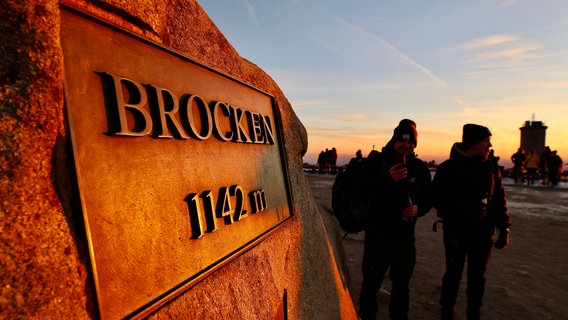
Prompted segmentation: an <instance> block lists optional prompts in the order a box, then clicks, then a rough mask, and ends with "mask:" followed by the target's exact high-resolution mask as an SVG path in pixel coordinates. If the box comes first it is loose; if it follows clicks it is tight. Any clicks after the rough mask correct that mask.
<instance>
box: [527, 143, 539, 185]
mask: <svg viewBox="0 0 568 320" xmlns="http://www.w3.org/2000/svg"><path fill="white" fill-rule="evenodd" d="M539 165H540V158H539V157H538V156H537V155H536V153H534V150H532V151H531V152H530V153H529V154H528V155H527V158H526V160H525V168H527V185H532V184H534V179H535V178H538V175H537V170H538V168H539Z"/></svg>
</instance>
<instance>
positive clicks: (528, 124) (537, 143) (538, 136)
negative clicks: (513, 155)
mask: <svg viewBox="0 0 568 320" xmlns="http://www.w3.org/2000/svg"><path fill="white" fill-rule="evenodd" d="M546 129H547V126H545V125H544V123H543V122H542V121H535V120H534V119H533V120H530V121H529V120H527V121H525V124H524V125H523V126H522V127H521V128H519V130H521V146H520V147H521V148H523V150H525V152H526V153H530V152H531V151H532V150H534V151H535V153H536V154H537V155H540V154H541V153H542V151H543V150H544V146H545V145H546Z"/></svg>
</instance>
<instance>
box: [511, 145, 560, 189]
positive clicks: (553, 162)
mask: <svg viewBox="0 0 568 320" xmlns="http://www.w3.org/2000/svg"><path fill="white" fill-rule="evenodd" d="M511 161H513V179H514V180H515V182H518V183H525V182H526V183H527V185H533V184H534V183H535V181H538V182H539V183H540V184H541V185H552V186H556V185H558V183H559V182H560V177H561V175H562V172H563V164H562V158H560V156H559V155H558V153H557V151H556V150H550V147H549V146H546V147H544V151H543V152H542V154H541V155H540V156H539V155H537V154H536V153H535V151H534V150H531V151H530V152H529V153H528V154H526V153H525V150H524V149H523V148H519V149H518V150H517V152H515V153H514V154H513V155H512V156H511Z"/></svg>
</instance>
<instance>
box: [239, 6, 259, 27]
mask: <svg viewBox="0 0 568 320" xmlns="http://www.w3.org/2000/svg"><path fill="white" fill-rule="evenodd" d="M241 3H242V4H243V5H244V6H245V8H246V9H247V12H248V15H249V17H250V18H251V20H252V21H253V22H254V24H255V25H256V26H258V20H257V19H256V14H255V13H254V7H253V5H252V3H250V1H249V0H241Z"/></svg>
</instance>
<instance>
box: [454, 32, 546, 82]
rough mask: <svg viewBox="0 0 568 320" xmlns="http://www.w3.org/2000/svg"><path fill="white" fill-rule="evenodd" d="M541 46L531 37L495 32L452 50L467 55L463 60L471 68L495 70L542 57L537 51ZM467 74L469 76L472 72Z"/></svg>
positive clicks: (531, 61) (510, 67)
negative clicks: (495, 33)
mask: <svg viewBox="0 0 568 320" xmlns="http://www.w3.org/2000/svg"><path fill="white" fill-rule="evenodd" d="M542 47H543V46H542V44H541V43H539V42H538V41H535V40H532V39H527V38H523V37H520V36H518V35H514V34H497V35H491V36H487V37H483V38H478V39H473V40H471V41H468V42H465V43H462V44H460V45H458V46H456V47H455V48H454V50H455V51H457V52H463V53H465V54H466V56H467V55H469V58H464V61H465V62H467V63H469V64H470V65H471V68H472V69H477V70H479V69H484V70H487V72H496V71H497V70H503V69H514V68H519V67H522V66H528V65H530V64H531V63H533V62H535V61H536V60H538V59H539V58H542V57H543V55H542V54H539V53H538V50H540V49H542ZM469 75H470V77H471V76H472V75H474V73H469ZM478 75H483V74H478Z"/></svg>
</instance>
